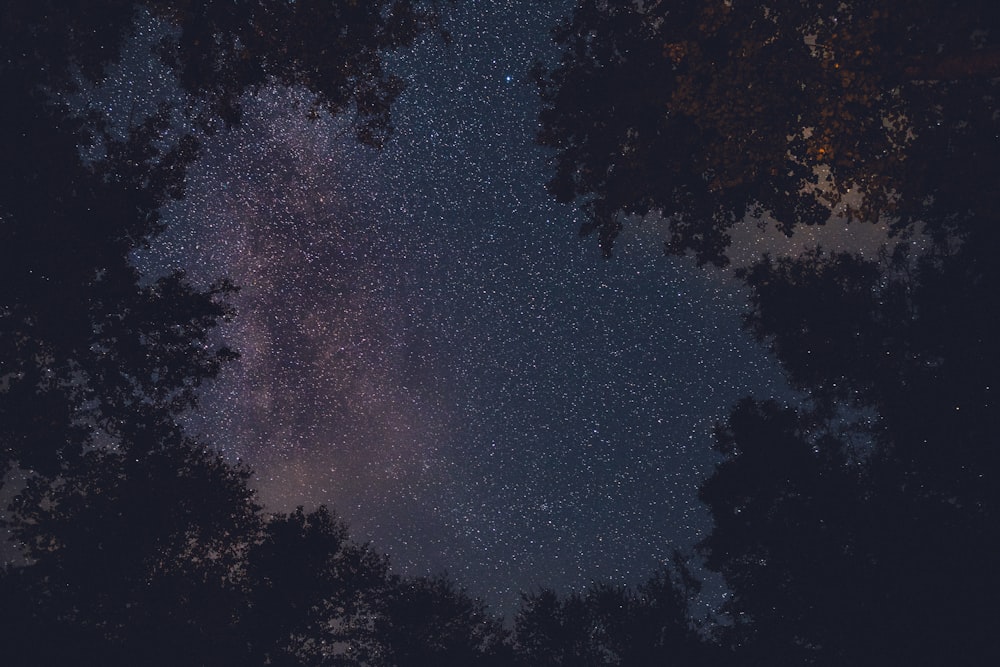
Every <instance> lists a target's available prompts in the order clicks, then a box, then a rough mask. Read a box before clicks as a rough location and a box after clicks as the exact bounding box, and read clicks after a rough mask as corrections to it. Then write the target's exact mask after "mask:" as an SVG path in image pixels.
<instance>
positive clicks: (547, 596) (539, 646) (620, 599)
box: [514, 558, 725, 667]
mask: <svg viewBox="0 0 1000 667" xmlns="http://www.w3.org/2000/svg"><path fill="white" fill-rule="evenodd" d="M675 561H676V563H675V568H674V570H673V571H672V572H671V571H663V572H659V573H657V574H656V575H654V576H653V577H652V578H651V579H650V580H649V581H647V582H646V583H645V584H644V585H642V586H640V587H639V588H638V589H636V590H630V589H626V588H622V587H615V586H610V585H607V584H595V585H594V586H592V587H591V588H590V589H589V590H587V591H586V592H585V593H584V594H582V595H581V594H579V593H571V594H569V595H567V596H565V597H560V596H559V595H557V594H556V593H555V592H554V591H552V590H550V589H542V590H540V591H539V592H537V593H533V594H530V595H525V597H524V600H523V602H522V605H521V609H520V611H519V612H518V614H517V617H516V618H515V623H514V628H515V635H514V648H515V651H516V654H517V658H518V660H519V664H523V665H525V666H526V667H557V666H561V665H566V666H568V665H580V666H586V667H603V666H605V665H621V666H622V667H645V666H649V667H652V666H653V665H664V664H679V665H710V664H723V660H724V658H725V656H724V655H723V654H722V653H721V652H717V651H716V650H715V649H714V648H713V647H712V646H711V644H710V643H709V642H708V639H707V637H702V636H700V635H699V628H698V627H697V624H696V623H695V622H694V621H693V620H692V619H691V616H690V614H689V610H688V605H689V603H690V601H691V599H692V598H693V596H694V595H696V594H697V592H698V590H699V586H698V584H697V582H696V581H695V580H694V579H693V578H692V577H691V575H690V573H689V572H688V571H687V570H686V568H685V566H684V563H683V561H682V560H678V559H677V558H675Z"/></svg>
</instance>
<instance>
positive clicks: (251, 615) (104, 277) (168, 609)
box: [0, 0, 433, 665]
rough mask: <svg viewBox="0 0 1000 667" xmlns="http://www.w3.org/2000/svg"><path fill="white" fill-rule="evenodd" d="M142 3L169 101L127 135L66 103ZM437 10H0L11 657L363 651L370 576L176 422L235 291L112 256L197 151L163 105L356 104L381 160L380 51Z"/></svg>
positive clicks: (216, 121) (392, 92)
mask: <svg viewBox="0 0 1000 667" xmlns="http://www.w3.org/2000/svg"><path fill="white" fill-rule="evenodd" d="M428 7H429V9H428ZM140 8H143V9H145V10H148V11H149V12H150V13H151V14H152V15H153V16H154V17H156V18H157V19H158V20H160V21H162V22H163V24H164V27H163V33H162V36H163V40H162V42H161V45H160V56H161V57H162V59H163V61H164V62H165V63H166V64H167V65H169V66H170V67H171V68H173V70H174V71H175V72H176V73H177V75H178V82H179V85H180V87H181V89H182V90H183V92H184V93H185V94H186V98H184V100H183V101H182V102H181V108H177V107H176V106H170V105H164V106H161V107H160V108H159V109H158V110H157V111H156V112H155V113H153V114H152V115H151V116H149V117H146V118H136V119H132V118H130V119H129V121H130V122H129V126H128V127H126V128H125V135H124V136H120V135H119V134H116V133H115V132H113V131H112V130H111V128H110V123H109V121H108V120H107V119H105V118H102V117H100V115H99V114H96V113H88V114H85V115H79V114H77V113H76V112H74V111H73V110H72V109H71V108H70V106H69V105H68V104H67V103H66V101H65V100H66V99H67V95H69V94H72V93H73V92H75V91H77V90H78V89H79V88H80V87H81V86H86V85H90V84H92V83H95V82H99V81H100V80H101V79H102V77H103V76H104V72H105V68H106V67H107V66H108V65H109V64H111V63H113V62H115V61H116V60H118V59H119V58H121V57H122V54H121V48H122V44H123V42H124V39H125V37H126V36H127V34H128V33H129V31H130V30H131V26H132V24H133V19H134V17H135V14H136V11H137V10H138V9H140ZM431 10H433V3H431V4H430V5H426V6H425V5H420V6H418V4H416V3H411V2H408V1H406V0H403V1H399V2H371V3H356V2H351V1H346V0H345V1H344V2H337V3H329V2H328V3H315V2H297V3H286V2H268V3H256V2H204V3H202V2H199V3H189V2H183V1H181V2H148V3H137V2H116V1H114V0H106V1H102V2H98V3H89V4H87V5H76V4H73V3H57V2H47V1H46V0H42V1H41V2H22V1H20V0H17V1H15V2H9V3H4V5H3V7H2V8H0V29H2V37H3V38H2V39H0V90H3V92H4V95H5V99H6V100H7V101H8V105H7V109H8V114H6V116H5V122H4V124H3V125H2V126H0V149H2V151H3V153H4V155H5V160H4V161H3V166H2V167H0V182H2V183H3V186H2V187H3V189H2V192H0V473H3V476H2V477H0V484H4V483H7V482H9V481H11V480H13V479H15V478H17V477H20V478H23V479H25V480H26V481H25V485H24V487H23V488H22V489H20V490H19V491H18V492H17V493H16V494H15V497H14V501H13V502H12V503H11V505H10V506H9V507H8V508H6V514H5V516H4V517H3V521H4V526H5V528H7V530H8V532H9V533H10V534H12V535H13V538H14V540H15V542H17V543H18V544H19V545H20V546H21V547H22V548H23V556H24V560H25V561H26V562H25V563H24V564H23V565H17V566H15V565H7V566H5V568H4V570H3V571H2V573H0V591H2V593H3V597H2V599H0V620H2V621H3V623H4V630H5V633H4V634H5V639H7V640H8V641H7V644H6V646H5V662H8V663H10V664H16V665H39V664H64V663H65V664H68V663H72V662H79V661H80V660H81V659H85V660H87V661H88V662H90V663H93V664H107V665H116V664H121V665H136V664H146V665H160V664H163V665H166V664H170V665H177V664H191V665H199V664H200V665H223V664H234V665H235V664H247V663H248V662H249V663H251V664H253V663H255V662H256V663H260V664H264V663H265V662H268V661H270V664H279V663H283V664H296V665H299V664H317V665H319V664H338V663H349V664H360V662H361V661H362V660H363V658H355V657H352V656H348V657H346V658H345V657H343V652H342V651H341V650H340V649H342V648H343V646H340V644H341V643H346V645H347V646H348V647H349V649H350V650H352V651H359V652H360V654H361V655H362V656H363V655H364V652H365V651H369V650H370V651H374V650H375V649H370V648H368V647H370V646H374V645H373V644H372V641H373V640H372V639H371V632H370V628H371V627H372V625H373V623H374V620H373V618H374V616H373V615H372V614H374V613H375V612H374V611H371V612H370V611H369V610H370V609H374V608H375V607H374V605H375V601H377V600H381V599H382V598H379V597H378V595H382V591H384V589H385V588H386V586H388V582H387V580H386V573H385V568H386V565H385V562H384V560H383V559H381V558H380V557H378V556H376V555H375V554H373V553H372V552H371V551H370V550H368V549H366V548H364V547H359V546H356V545H353V544H352V543H350V542H349V541H348V540H347V538H346V532H345V531H346V529H345V528H344V527H343V526H342V525H341V524H340V523H339V522H337V521H336V520H335V519H334V518H333V517H332V515H330V514H329V513H328V512H326V511H325V510H319V511H317V512H314V513H310V514H305V513H303V512H302V511H301V510H300V511H298V512H296V513H294V514H292V515H288V516H277V517H274V518H272V519H270V520H265V519H264V518H263V517H262V515H261V513H260V507H259V506H258V505H257V504H256V501H255V499H254V495H253V493H252V491H251V490H250V489H249V487H248V486H247V479H248V475H249V473H248V471H246V470H244V469H242V468H240V467H234V466H233V465H230V464H228V463H226V462H224V461H222V460H221V459H219V458H218V457H217V456H216V455H215V454H212V453H211V452H210V449H209V448H208V446H207V445H206V444H204V443H199V442H196V441H194V440H192V439H190V438H188V437H186V436H185V435H184V433H183V432H182V429H181V427H180V426H179V423H178V418H179V416H180V415H181V414H182V413H183V412H184V411H185V410H187V409H188V408H190V407H191V406H192V405H193V404H194V402H195V401H196V399H197V390H198V388H199V386H200V385H201V383H203V382H204V381H206V380H209V379H211V378H212V377H214V376H215V375H216V374H217V372H218V371H219V369H220V367H221V365H222V364H223V363H225V362H226V361H227V360H229V359H232V358H233V357H234V356H235V353H234V352H233V351H231V350H228V349H226V348H223V347H219V346H217V345H215V344H213V343H212V342H211V337H210V333H211V330H212V328H213V327H214V326H215V325H216V324H217V323H218V322H219V321H220V320H222V319H224V318H226V317H229V315H230V312H229V310H228V308H227V306H226V305H225V297H226V295H227V294H228V293H230V292H231V291H232V290H233V289H234V287H233V286H232V285H230V284H229V283H227V282H226V281H224V280H223V281H220V282H219V283H218V284H216V285H215V286H212V287H210V288H208V289H207V290H199V289H196V288H195V287H193V286H192V285H191V284H189V283H188V282H187V281H186V280H185V278H184V276H183V275H182V274H173V275H167V276H163V277H152V278H144V277H143V276H141V275H140V274H139V272H138V270H137V269H136V268H135V267H134V266H132V264H131V263H130V262H129V253H130V252H131V251H132V250H134V249H135V248H136V247H138V246H141V245H142V244H144V243H147V242H148V241H149V240H150V239H151V238H152V237H153V236H155V235H156V234H157V233H159V232H160V231H161V230H162V224H163V223H162V220H161V218H160V212H159V211H160V207H161V206H163V205H164V204H165V203H166V202H167V201H168V200H170V199H176V198H180V197H182V196H183V184H184V176H185V171H186V168H187V166H188V165H189V164H190V163H191V162H192V161H193V160H194V159H195V158H196V157H197V156H198V148H199V147H198V141H197V138H196V137H195V136H194V135H192V134H185V133H184V132H183V131H181V129H180V128H179V126H178V123H177V122H176V120H177V118H178V114H179V113H180V114H186V115H187V117H188V118H189V119H191V120H193V121H195V122H196V124H197V125H198V126H199V127H200V128H202V130H209V131H210V130H213V129H216V128H218V127H224V126H226V125H230V124H233V123H236V122H238V120H239V98H240V96H241V95H243V94H244V93H245V92H247V91H252V90H254V89H256V88H258V87H261V86H264V85H272V84H277V85H289V86H291V85H295V86H301V87H304V88H306V89H308V90H310V91H311V92H312V93H314V94H315V95H316V98H315V99H316V101H315V109H314V111H318V110H320V109H325V110H329V111H333V112H339V111H342V110H345V109H347V108H349V107H351V106H353V108H354V110H355V112H356V115H357V116H358V120H359V123H358V127H359V138H360V139H361V140H362V141H366V142H368V143H372V144H379V143H380V142H381V141H382V140H384V138H385V136H387V132H388V131H389V130H390V129H391V126H390V123H389V115H388V110H389V105H390V103H391V101H392V100H393V99H394V97H395V96H396V95H397V94H398V92H399V89H400V86H399V82H398V81H396V80H395V79H393V78H392V77H390V76H389V75H388V74H387V73H386V72H385V71H384V69H383V67H382V61H381V58H382V56H383V54H384V53H385V52H386V51H387V50H391V49H394V48H397V47H399V46H404V45H406V44H409V43H411V42H412V41H413V39H414V38H415V37H416V36H417V34H419V33H420V32H422V31H424V30H426V29H427V28H429V27H431V25H432V24H433V16H432V11H431ZM175 103H176V100H175ZM83 153H86V156H87V157H86V159H84V158H83V157H82V154H83ZM12 471H13V472H12ZM296 561H297V564H298V565H299V566H300V567H293V568H292V569H289V567H290V566H294V565H296ZM383 597H384V595H383ZM379 650H381V649H379ZM81 656H86V657H85V658H81Z"/></svg>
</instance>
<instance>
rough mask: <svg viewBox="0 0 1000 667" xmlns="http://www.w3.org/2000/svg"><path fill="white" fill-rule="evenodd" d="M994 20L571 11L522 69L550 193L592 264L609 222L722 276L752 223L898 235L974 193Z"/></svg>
mask: <svg viewBox="0 0 1000 667" xmlns="http://www.w3.org/2000/svg"><path fill="white" fill-rule="evenodd" d="M997 19H998V16H997V11H996V9H995V8H994V6H993V4H992V3H986V2H971V3H969V2H965V3H957V2H952V1H950V0H927V1H925V2H917V3H908V4H907V5H905V6H901V5H899V4H898V3H890V2H886V1H885V0H856V1H852V2H843V3H819V4H818V3H806V2H801V0H782V1H780V2H778V3H768V4H766V5H762V4H759V3H750V2H738V1H731V0H712V1H710V2H686V1H685V2H643V3H638V2H636V3H607V2H598V1H597V0H581V2H579V3H578V4H577V8H576V10H575V12H574V14H573V16H572V18H571V19H569V20H568V21H567V22H566V23H565V24H564V25H563V26H561V27H560V28H559V29H558V30H557V31H556V32H555V33H554V37H555V40H556V42H557V44H559V45H560V46H561V47H562V49H563V55H562V57H561V59H560V61H559V63H558V65H557V66H556V67H554V68H553V69H551V70H546V69H545V68H544V67H541V66H539V67H538V68H537V69H536V76H537V81H538V85H539V90H540V93H541V97H542V103H543V110H542V112H541V116H540V121H541V130H540V131H539V134H538V141H539V143H541V144H542V145H544V146H548V147H551V148H553V149H555V155H554V162H555V173H554V176H553V178H552V179H551V181H550V182H549V189H550V191H551V192H552V193H553V195H554V196H555V197H556V198H557V199H559V200H560V201H565V202H571V201H577V200H580V201H581V203H582V204H583V205H584V207H585V208H586V209H587V211H588V221H587V222H586V223H584V226H583V228H582V230H581V231H582V232H583V233H589V232H591V231H595V230H597V231H599V233H600V241H601V246H602V248H603V249H604V251H605V253H606V254H608V253H610V252H611V248H612V244H613V241H614V238H615V237H616V236H617V234H618V232H619V230H620V228H621V224H622V221H621V218H622V217H623V216H629V215H639V216H642V215H647V214H650V213H656V214H658V215H661V216H663V217H664V218H665V219H668V220H669V221H670V233H671V237H670V239H669V241H668V242H667V250H668V251H669V252H672V253H677V254H683V253H686V252H693V253H694V255H695V256H696V258H697V259H698V261H699V263H703V262H713V263H715V264H720V265H721V264H725V263H726V261H727V259H726V256H725V249H726V247H727V246H728V244H729V235H728V231H729V230H730V229H731V228H732V227H733V226H734V225H736V224H737V223H740V222H741V221H743V220H744V219H746V218H747V217H748V216H749V217H752V218H753V217H755V218H761V217H763V216H765V215H769V216H771V217H773V218H774V220H775V221H776V222H777V223H778V225H779V228H781V229H782V230H784V231H785V232H786V233H791V230H792V229H793V227H794V226H795V225H802V224H818V223H823V222H825V221H826V220H827V218H828V217H829V216H830V211H831V210H832V209H833V208H835V207H837V206H838V205H844V206H846V208H847V213H848V216H849V217H851V218H857V219H864V220H876V219H881V218H886V217H889V218H899V225H901V226H902V227H904V228H905V227H908V226H909V225H911V224H912V223H913V222H914V221H915V219H916V218H917V217H919V214H920V212H922V211H923V209H924V207H925V206H926V205H927V203H928V197H929V192H930V191H929V188H933V189H934V190H936V191H940V192H941V193H942V194H941V195H938V196H939V198H941V197H943V196H944V194H945V193H947V194H948V202H949V203H950V202H953V201H956V200H958V197H959V196H960V194H959V193H969V192H972V191H975V188H976V186H977V185H981V181H978V178H979V176H980V175H981V174H979V173H978V172H977V171H976V170H975V169H969V168H968V166H969V165H968V160H969V158H970V156H977V157H979V158H980V159H981V158H982V157H984V156H985V154H986V153H992V151H991V149H990V148H988V147H987V146H988V145H992V143H991V142H993V141H995V139H994V138H993V133H991V132H988V131H986V129H985V128H987V127H994V126H995V125H996V123H997V120H996V118H995V117H994V116H995V114H992V112H991V111H990V110H991V109H993V108H994V107H993V101H992V100H993V99H995V93H996V91H995V86H996V81H997V78H996V74H997V63H998V62H1000V59H998V57H997V55H996V54H997V53H1000V49H998V48H997V47H998V42H997V41H996V40H997V39H998V37H997V35H998V34H1000V31H997V30H996V28H997ZM939 77H948V79H946V80H944V79H941V78H939ZM984 141H985V142H986V143H985V144H983V143H979V144H978V145H977V142H984ZM931 158H933V160H931ZM956 167H962V168H960V169H958V170H957V173H962V174H966V175H967V177H966V178H964V179H956V177H955V175H956ZM968 175H972V181H971V182H970V181H969V179H968ZM943 203H944V200H943V199H941V200H940V201H938V204H943Z"/></svg>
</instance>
